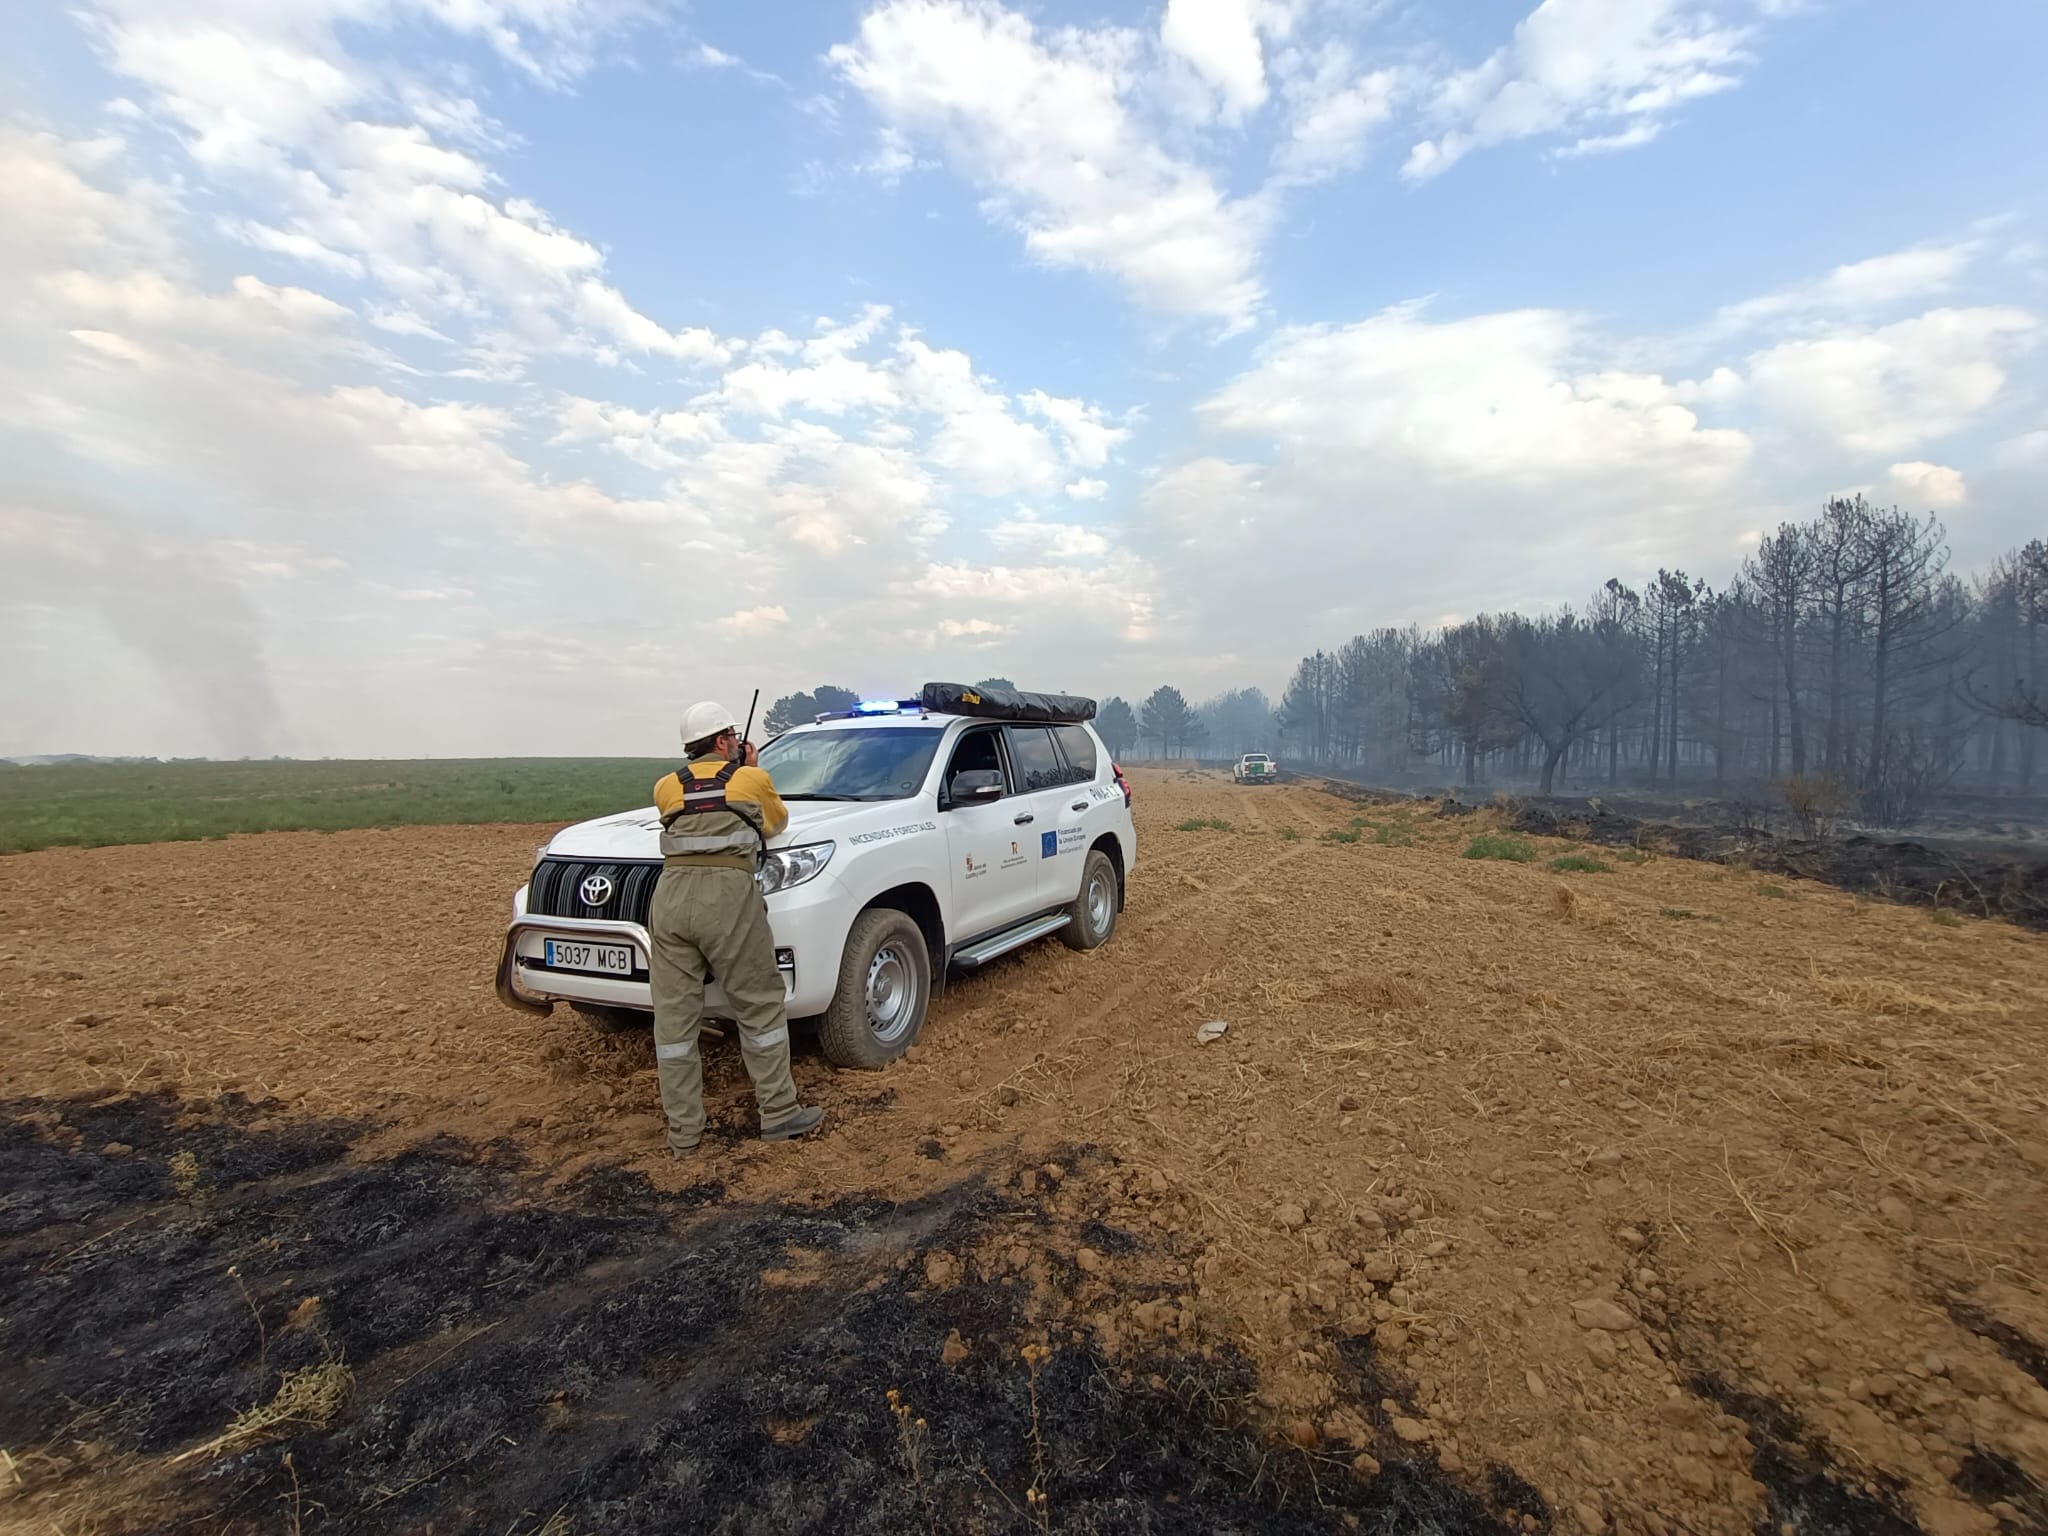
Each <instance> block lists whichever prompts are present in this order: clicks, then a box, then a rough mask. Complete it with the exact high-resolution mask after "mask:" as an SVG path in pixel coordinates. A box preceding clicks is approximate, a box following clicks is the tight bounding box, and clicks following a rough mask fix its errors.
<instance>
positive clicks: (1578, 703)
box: [1487, 608, 1642, 795]
mask: <svg viewBox="0 0 2048 1536" xmlns="http://www.w3.org/2000/svg"><path fill="white" fill-rule="evenodd" d="M1499 624H1500V651H1499V655H1498V657H1497V659H1496V662H1495V665H1494V666H1493V668H1492V677H1491V679H1490V684H1489V687H1488V689H1487V695H1488V700H1489V703H1490V705H1491V707H1492V708H1493V710H1494V711H1495V712H1496V713H1498V714H1499V715H1501V716H1503V717H1504V718H1506V719H1507V720H1510V721H1512V722H1513V723H1514V724H1516V725H1518V726H1520V727H1521V728H1522V729H1523V730H1524V731H1526V732H1528V733H1529V735H1531V736H1533V737H1534V738H1535V739H1536V740H1537V741H1538V742H1540V743H1541V744H1542V747H1543V767H1542V771H1541V785H1542V792H1543V793H1544V794H1546V795H1547V794H1549V793H1550V791H1551V788H1552V786H1553V785H1554V784H1555V782H1556V779H1557V769H1558V765H1559V764H1560V763H1562V762H1563V761H1564V760H1565V755H1566V754H1567V753H1568V752H1570V751H1571V749H1572V748H1573V747H1574V746H1576V745H1578V744H1579V743H1580V742H1581V741H1583V740H1586V739H1587V738H1589V737H1591V736H1592V735H1593V734H1594V733H1596V732H1597V731H1599V730H1601V729H1602V728H1603V727H1604V726H1606V724H1607V723H1608V721H1610V720H1612V719H1613V718H1614V716H1615V715H1616V714H1617V713H1619V712H1620V711H1621V710H1623V709H1625V708H1626V707H1627V706H1628V705H1629V704H1630V703H1632V702H1633V701H1634V699H1635V697H1636V692H1637V690H1638V688H1639V687H1640V686H1641V678H1642V668H1641V665H1640V660H1639V658H1638V656H1637V653H1636V648H1635V645H1634V643H1633V641H1632V638H1631V637H1630V636H1629V635H1628V634H1627V633H1626V632H1624V631H1623V630H1622V629H1621V628H1620V627H1619V626H1618V625H1612V624H1603V623H1598V622H1592V623H1589V622H1587V621H1586V620H1584V619H1581V618H1579V617H1578V616H1577V615H1576V614H1574V613H1573V612H1572V611H1571V610H1570V609H1569V608H1567V609H1565V610H1564V611H1563V612H1562V613H1560V614H1558V615H1557V616H1556V617H1555V618H1545V619H1525V618H1523V617H1522V616H1521V615H1520V614H1510V615H1508V616H1507V617H1506V618H1504V619H1502V620H1500V621H1499Z"/></svg>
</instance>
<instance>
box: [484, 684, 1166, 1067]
mask: <svg viewBox="0 0 2048 1536" xmlns="http://www.w3.org/2000/svg"><path fill="white" fill-rule="evenodd" d="M1094 712H1095V706H1094V703H1093V701H1092V700H1088V699H1076V698H1071V697H1069V696H1066V695H1057V694H1032V693H1021V692H1010V691H1008V690H1000V691H999V690H993V689H979V690H978V689H972V688H963V687H961V686H959V685H957V684H928V685H927V686H926V688H925V690H924V692H923V693H922V694H921V695H920V696H919V697H918V698H915V699H905V700H884V701H878V702H875V703H866V704H862V705H861V706H860V707H859V708H858V709H855V710H852V711H849V712H847V713H846V714H843V715H837V716H820V717H819V719H818V720H817V721H816V722H815V723H813V724H809V725H800V726H797V727H795V728H793V729H791V730H789V731H787V732H785V733H784V734H782V735H781V736H778V737H776V738H775V739H774V740H773V741H771V742H769V743H768V745H766V746H765V747H763V748H762V749H761V766H762V767H763V768H765V769H767V770H768V773H769V776H770V777H771V778H773V780H774V781H775V787H776V790H777V792H778V793H779V794H780V795H781V796H782V799H783V802H784V804H786V805H787V806H788V807H789V826H788V828H787V829H785V830H784V831H783V832H782V834H781V835H780V836H778V837H776V838H774V839H773V840H771V842H770V843H769V846H768V850H767V853H766V855H765V857H764V858H763V861H762V865H761V869H760V872H759V873H758V874H757V875H756V877H755V878H756V879H757V880H758V881H759V883H760V886H761V890H762V893H763V894H764V896H765V897H766V899H767V903H768V918H769V924H770V926H771V927H772V928H773V930H774V934H775V963H776V965H777V967H778V968H779V969H780V970H781V972H782V978H783V984H784V986H785V988H786V989H787V991H788V999H789V1013H790V1017H791V1018H795V1019H803V1018H815V1019H816V1020H817V1024H818V1034H819V1040H820V1042H821V1044H822V1046H823V1049H824V1053H825V1055H826V1056H827V1058H829V1059H830V1060H831V1061H832V1062H834V1063H835V1064H836V1065H839V1066H844V1067H869V1068H873V1067H881V1066H884V1065H886V1064H887V1063H888V1062H890V1061H892V1060H894V1059H895V1058H896V1057H898V1056H900V1055H902V1053H903V1052H904V1051H905V1050H906V1049H908V1048H909V1047H910V1046H911V1045H912V1044H913V1043H915V1042H916V1040H917V1038H918V1036H919V1034H920V1033H922V1031H923V1029H924V1023H925V1017H926V1013H927V1010H928V1009H929V1007H930V1005H931V1002H932V1000H933V999H934V997H936V996H937V995H938V993H939V992H940V991H941V990H942V989H943V987H944V985H945V978H946V974H947V971H948V969H949V968H950V967H956V966H957V967H961V968H972V967H974V966H979V965H983V964H985V963H987V962H988V961H990V960H993V959H994V958H996V956H998V955H1002V954H1007V953H1008V952H1009V951H1011V950H1013V949H1016V948H1018V947H1020V946H1022V945H1024V944H1028V943H1030V942H1032V941H1033V940H1034V939H1039V938H1043V937H1046V936H1049V935H1053V934H1057V935H1058V936H1059V938H1060V939H1061V940H1062V941H1063V942H1064V943H1066V944H1067V945H1068V946H1069V947H1070V948H1073V949H1093V948H1094V947H1096V946H1097V945H1099V944H1102V943H1104V942H1105V941H1106V940H1108V938H1109V937H1110V935H1111V934H1112V933H1114V932H1115V930H1116V923H1117V915H1118V914H1119V913H1120V912H1121V911H1122V910H1123V905H1124V892H1125V887H1126V884H1127V882H1128V881H1129V879H1130V874H1131V870H1132V868H1133V866H1135V864H1136V863H1137V859H1138V837H1137V831H1136V829H1135V827H1134V826H1133V825H1132V821H1131V790H1130V785H1129V783H1128V782H1127V781H1126V780H1125V778H1124V776H1123V773H1122V771H1121V770H1120V769H1119V768H1118V767H1117V765H1116V764H1115V763H1114V762H1112V761H1111V760H1110V755H1109V751H1108V749H1107V748H1105V747H1104V746H1103V744H1102V740H1101V738H1100V737H1098V736H1097V735H1096V734H1095V731H1094V728H1093V727H1092V726H1090V725H1089V724H1088V721H1089V720H1090V719H1091V718H1092V717H1093V715H1094ZM660 842H661V823H660V820H659V818H658V816H657V814H656V812H655V810H654V808H653V807H651V806H649V807H647V808H645V809H641V810H634V811H625V812H621V813H620V814H618V815H616V816H606V817H602V818H600V819H598V820H595V821H586V822H581V823H579V824H577V825H576V826H572V827H567V828H564V829H563V830H562V831H560V832H558V833H556V834H555V836H554V837H553V838H552V839H550V840H549V842H548V843H547V845H546V846H545V847H544V848H542V849H541V850H540V851H539V856H538V858H537V861H536V862H535V864H534V868H533V873H532V876H531V878H530V879H529V880H528V882H527V884H526V885H524V886H523V887H521V888H520V890H519V893H518V894H517V895H516V896H515V897H514V898H513V903H512V924H511V927H510V928H509V929H508V930H507V932H506V935H505V944H504V950H503V952H502V954H501V955H500V957H499V963H498V978H497V986H498V995H499V997H500V998H501V999H503V1000H504V1001H505V1002H506V1003H507V1004H509V1005H511V1006H512V1007H515V1008H521V1009H525V1010H528V1011H531V1012H536V1013H547V1012H549V1011H550V1010H551V1009H552V1008H553V1006H554V1004H555V1003H557V1002H563V1003H568V1004H570V1005H572V1006H573V1007H574V1008H575V1009H576V1010H577V1011H578V1012H580V1013H582V1014H584V1015H586V1016H588V1017H590V1018H591V1020H592V1021H593V1022H595V1023H597V1024H599V1025H600V1026H601V1027H606V1028H622V1027H627V1026H630V1025H632V1024H635V1023H646V1022H648V1021H649V1019H650V1018H651V1016H652V1009H653V1002H652V999H651V997H650V995H649V991H648V953H649V946H648V937H647V927H646V923H647V911H648V905H649V903H650V902H651V900H652V899H653V895H654V886H655V882H656V881H657V880H658V879H659V878H660V876H661V848H660ZM729 1006H730V1005H729V1004H728V1003H727V1002H726V1000H725V997H724V995H723V993H722V992H721V991H720V990H719V988H718V985H717V981H716V978H715V977H714V978H713V980H712V982H711V984H710V985H709V986H708V987H707V988H706V996H705V1012H706V1014H707V1015H708V1016H711V1017H722V1016H726V1015H725V1012H724V1010H725V1009H726V1008H728V1007H729Z"/></svg>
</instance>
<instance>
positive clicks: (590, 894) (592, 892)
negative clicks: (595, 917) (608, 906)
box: [582, 875, 612, 907]
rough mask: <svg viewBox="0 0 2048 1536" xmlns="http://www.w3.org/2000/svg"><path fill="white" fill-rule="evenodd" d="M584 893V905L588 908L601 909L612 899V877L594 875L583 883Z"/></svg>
mask: <svg viewBox="0 0 2048 1536" xmlns="http://www.w3.org/2000/svg"><path fill="white" fill-rule="evenodd" d="M582 892H583V905H585V906H586V907H601V906H603V905H604V904H605V903H606V902H608V901H610V900H611V899H612V877H611V876H610V875H592V876H591V877H590V878H589V879H588V880H585V881H584V882H583V885H582Z"/></svg>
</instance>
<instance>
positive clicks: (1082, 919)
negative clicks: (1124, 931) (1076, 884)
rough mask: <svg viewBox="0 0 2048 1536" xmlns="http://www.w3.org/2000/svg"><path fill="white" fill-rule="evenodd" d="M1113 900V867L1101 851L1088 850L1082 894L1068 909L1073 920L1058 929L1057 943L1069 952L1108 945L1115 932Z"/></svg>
mask: <svg viewBox="0 0 2048 1536" xmlns="http://www.w3.org/2000/svg"><path fill="white" fill-rule="evenodd" d="M1116 897H1117V889H1116V865H1114V864H1112V863H1111V862H1110V860H1109V855H1108V854H1106V853H1104V852H1103V851H1102V850H1101V849H1100V848H1093V849H1090V850H1089V853H1088V858H1087V861H1086V862H1085V863H1083V864H1082V866H1081V894H1080V895H1078V896H1076V897H1075V898H1074V904H1073V905H1072V906H1071V907H1069V908H1067V916H1068V917H1070V918H1071V919H1073V921H1071V922H1069V923H1068V924H1067V926H1066V927H1064V928H1062V929H1061V930H1060V942H1061V943H1062V944H1064V945H1066V946H1067V948H1069V949H1093V948H1095V946H1096V945H1098V944H1107V943H1108V942H1109V936H1110V935H1111V934H1112V933H1115V932H1116V905H1117V903H1116Z"/></svg>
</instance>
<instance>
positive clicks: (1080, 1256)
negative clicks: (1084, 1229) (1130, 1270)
mask: <svg viewBox="0 0 2048 1536" xmlns="http://www.w3.org/2000/svg"><path fill="white" fill-rule="evenodd" d="M1074 1263H1075V1264H1076V1265H1078V1266H1079V1267H1080V1269H1081V1271H1082V1273H1083V1274H1089V1275H1099V1274H1101V1273H1102V1272H1103V1270H1105V1269H1107V1268H1108V1267H1109V1266H1108V1264H1107V1263H1106V1262H1105V1261H1104V1259H1103V1257H1102V1255H1101V1254H1099V1253H1097V1252H1096V1251H1095V1250H1094V1249H1093V1248H1077V1249H1075V1250H1074Z"/></svg>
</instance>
